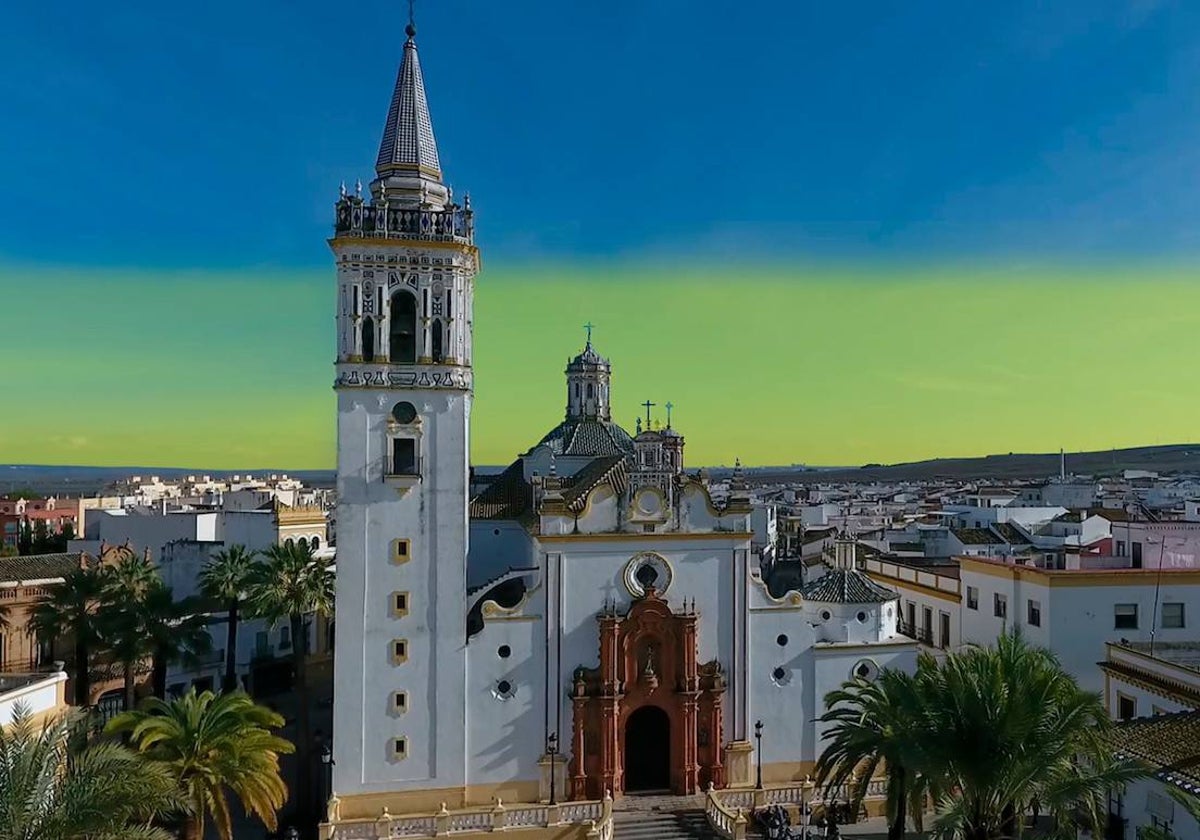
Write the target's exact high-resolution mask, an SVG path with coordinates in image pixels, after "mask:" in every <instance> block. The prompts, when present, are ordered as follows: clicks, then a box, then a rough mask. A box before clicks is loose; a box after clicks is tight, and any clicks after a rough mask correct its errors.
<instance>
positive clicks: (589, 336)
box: [583, 321, 595, 347]
mask: <svg viewBox="0 0 1200 840" xmlns="http://www.w3.org/2000/svg"><path fill="white" fill-rule="evenodd" d="M593 326H595V325H594V324H593V323H592V322H591V321H588V322H587V323H586V324H584V325H583V328H584V329H585V330H587V346H588V347H591V346H592V327H593Z"/></svg>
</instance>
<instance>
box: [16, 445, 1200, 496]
mask: <svg viewBox="0 0 1200 840" xmlns="http://www.w3.org/2000/svg"><path fill="white" fill-rule="evenodd" d="M1058 457H1059V456H1058V453H1057V452H1050V453H1045V454H1024V453H1011V452H1010V453H1009V454H1007V455H986V456H984V457H981V458H936V459H934V460H931V461H913V462H911V463H904V464H886V465H885V464H868V465H866V466H862V467H832V468H831V467H819V468H804V467H794V466H793V467H755V468H753V469H748V470H747V471H746V475H747V477H748V478H749V479H751V480H752V481H753V482H754V483H756V484H779V483H785V482H789V483H801V484H815V483H818V482H859V483H864V484H868V483H871V482H876V481H881V482H892V481H921V480H930V479H939V478H944V479H956V480H970V479H981V480H998V481H1003V480H1004V479H1019V478H1049V477H1050V476H1054V475H1058ZM476 469H477V470H478V471H479V472H481V473H487V472H491V471H494V470H496V469H498V468H496V467H488V466H483V465H479V466H477V467H476ZM1123 470H1154V471H1156V472H1160V473H1173V472H1191V473H1200V443H1178V444H1170V445H1167V446H1137V447H1133V448H1131V449H1108V450H1104V451H1101V452H1068V453H1067V472H1068V473H1074V474H1076V475H1094V476H1104V475H1116V474H1119V473H1120V472H1121V471H1123ZM711 472H712V474H713V475H714V477H723V476H727V475H728V474H729V473H730V470H729V468H728V467H717V468H714V469H712V470H711ZM247 473H249V474H250V475H256V476H263V475H269V474H271V473H286V474H287V475H289V476H292V477H293V478H298V479H300V480H301V481H303V482H304V483H305V484H309V485H312V486H316V487H332V486H334V483H335V479H336V474H335V473H334V471H333V470H288V469H249V470H248V469H234V470H202V469H184V468H181V467H80V466H71V467H58V466H38V465H30V464H0V494H4V493H8V492H10V491H12V490H15V489H25V488H28V489H31V490H36V491H38V492H43V493H57V494H59V495H64V494H65V495H72V496H76V495H85V496H90V495H94V494H95V493H96V492H98V491H99V490H101V489H102V488H103V487H104V486H105V485H107V484H110V483H111V482H113V481H116V480H118V479H122V478H127V477H129V476H131V475H142V476H149V475H157V476H159V477H160V478H163V479H172V478H181V477H184V476H189V475H210V476H212V477H213V478H220V477H223V476H229V475H235V474H236V475H245V474H247Z"/></svg>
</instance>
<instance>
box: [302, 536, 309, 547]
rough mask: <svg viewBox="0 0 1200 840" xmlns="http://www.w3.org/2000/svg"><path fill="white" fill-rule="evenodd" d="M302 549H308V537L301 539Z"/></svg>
mask: <svg viewBox="0 0 1200 840" xmlns="http://www.w3.org/2000/svg"><path fill="white" fill-rule="evenodd" d="M300 547H301V548H308V538H307V537H301V538H300Z"/></svg>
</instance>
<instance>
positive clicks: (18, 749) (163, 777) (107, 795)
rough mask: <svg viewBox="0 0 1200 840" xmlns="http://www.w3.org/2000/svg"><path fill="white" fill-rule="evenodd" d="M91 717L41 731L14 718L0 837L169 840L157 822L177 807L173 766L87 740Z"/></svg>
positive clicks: (6, 747) (2, 756)
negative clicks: (155, 822)
mask: <svg viewBox="0 0 1200 840" xmlns="http://www.w3.org/2000/svg"><path fill="white" fill-rule="evenodd" d="M86 727H87V720H86V716H84V715H83V714H81V713H79V712H77V711H76V712H70V713H68V714H66V715H63V716H61V717H59V718H57V719H55V720H52V721H49V722H48V723H46V724H45V725H44V726H38V725H36V724H35V723H34V721H33V719H32V718H31V717H30V716H29V715H28V714H27V710H21V711H19V712H18V713H17V715H16V717H15V718H14V720H13V723H12V725H11V726H9V727H8V728H0V837H4V838H6V839H7V838H11V840H171V835H170V834H169V833H168V832H166V831H163V830H162V829H161V828H156V827H154V826H153V825H152V823H151V820H152V819H154V818H155V817H157V816H161V815H163V814H167V813H171V812H173V811H175V810H177V805H178V802H179V800H178V798H177V797H176V795H175V779H174V777H173V776H172V775H171V772H170V770H169V768H167V767H166V766H164V765H161V764H157V763H154V762H149V761H146V760H144V759H143V758H142V757H141V756H139V755H137V754H136V753H135V752H133V751H132V750H130V749H128V748H127V747H124V746H122V745H121V744H118V743H114V742H99V743H88V739H87V732H86Z"/></svg>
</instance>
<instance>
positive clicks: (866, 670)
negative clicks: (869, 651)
mask: <svg viewBox="0 0 1200 840" xmlns="http://www.w3.org/2000/svg"><path fill="white" fill-rule="evenodd" d="M851 675H852V676H854V677H857V678H858V679H860V680H867V681H870V680H873V679H875V678H876V677H877V676H879V666H878V665H876V664H875V663H874V662H872V661H871V660H870V659H860V660H858V662H857V663H856V664H855V665H854V670H852V671H851Z"/></svg>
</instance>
